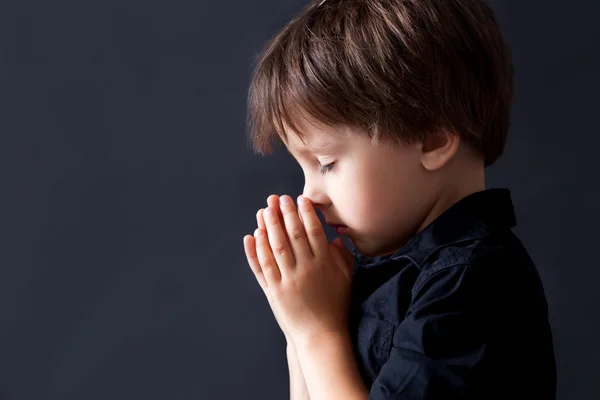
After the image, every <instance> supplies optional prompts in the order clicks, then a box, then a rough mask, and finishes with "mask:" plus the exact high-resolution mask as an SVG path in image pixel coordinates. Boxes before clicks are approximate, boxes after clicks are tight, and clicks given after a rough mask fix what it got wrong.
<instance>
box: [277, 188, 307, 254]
mask: <svg viewBox="0 0 600 400" xmlns="http://www.w3.org/2000/svg"><path fill="white" fill-rule="evenodd" d="M279 202H280V204H281V206H280V207H281V213H282V214H283V219H284V221H285V230H286V232H287V236H288V238H289V242H290V246H291V247H292V251H293V254H294V258H295V261H296V265H298V264H299V263H303V262H304V261H305V260H310V259H311V258H313V253H312V250H311V248H310V244H309V243H308V236H307V233H306V230H305V229H304V225H303V224H302V222H301V221H300V217H299V214H298V210H297V209H296V206H294V200H293V199H292V198H291V197H290V196H287V195H284V196H281V198H280V199H279Z"/></svg>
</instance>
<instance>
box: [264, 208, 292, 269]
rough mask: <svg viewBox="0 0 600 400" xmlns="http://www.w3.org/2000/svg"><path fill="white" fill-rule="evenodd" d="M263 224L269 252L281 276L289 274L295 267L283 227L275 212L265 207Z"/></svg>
mask: <svg viewBox="0 0 600 400" xmlns="http://www.w3.org/2000/svg"><path fill="white" fill-rule="evenodd" d="M264 215H265V224H266V225H267V232H268V235H269V237H268V240H269V243H270V244H271V251H272V254H273V255H274V257H275V261H276V262H277V265H278V266H279V270H280V271H281V275H282V276H284V275H286V274H288V273H291V272H292V270H293V269H294V268H295V266H296V260H295V258H294V253H293V251H292V248H291V246H290V244H289V242H288V239H287V234H286V233H285V230H284V229H285V227H283V226H282V225H281V220H280V219H279V216H278V213H277V210H275V209H273V208H271V207H267V208H266V210H265V213H264Z"/></svg>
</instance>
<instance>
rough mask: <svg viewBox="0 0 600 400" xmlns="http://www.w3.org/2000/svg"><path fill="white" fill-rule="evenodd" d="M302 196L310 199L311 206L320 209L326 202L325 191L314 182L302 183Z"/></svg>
mask: <svg viewBox="0 0 600 400" xmlns="http://www.w3.org/2000/svg"><path fill="white" fill-rule="evenodd" d="M302 196H304V197H306V198H307V199H309V200H310V202H311V203H312V205H313V207H315V208H316V209H319V210H322V209H323V208H324V207H325V205H326V204H327V202H328V199H327V196H326V194H325V192H324V191H323V190H322V189H321V188H320V187H318V186H317V185H315V184H309V182H308V181H305V183H304V190H303V191H302Z"/></svg>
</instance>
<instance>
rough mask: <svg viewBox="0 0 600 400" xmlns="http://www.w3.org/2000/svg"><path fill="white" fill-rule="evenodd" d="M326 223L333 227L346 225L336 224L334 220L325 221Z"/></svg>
mask: <svg viewBox="0 0 600 400" xmlns="http://www.w3.org/2000/svg"><path fill="white" fill-rule="evenodd" d="M325 223H326V224H327V225H329V226H331V227H332V228H337V227H338V226H340V227H345V226H346V225H342V224H334V223H333V222H330V221H325Z"/></svg>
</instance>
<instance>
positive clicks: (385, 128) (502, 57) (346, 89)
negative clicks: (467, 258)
mask: <svg viewBox="0 0 600 400" xmlns="http://www.w3.org/2000/svg"><path fill="white" fill-rule="evenodd" d="M512 98H513V66H512V61H511V55H510V50H509V48H508V46H507V45H506V43H505V42H504V40H503V38H502V35H501V33H500V29H499V27H498V24H497V22H496V19H495V16H494V13H493V11H492V10H491V8H490V7H489V6H488V5H487V4H486V3H485V2H484V1H482V0H419V1H415V0H387V1H386V0H325V1H324V2H322V1H321V0H315V1H312V2H311V3H309V4H308V5H307V6H306V7H305V8H304V9H303V10H302V11H301V12H300V14H299V15H297V16H296V17H295V18H293V19H292V20H291V21H290V22H289V23H288V24H287V25H286V26H285V27H284V28H283V29H282V30H281V31H280V32H279V33H278V34H277V35H276V36H275V37H274V38H273V39H272V40H271V41H270V42H269V43H268V44H267V46H266V48H265V49H264V51H263V53H262V55H261V57H260V58H259V59H258V63H257V65H256V68H255V70H254V75H253V77H252V82H251V84H250V90H249V95H248V124H249V127H250V140H251V141H252V144H253V148H254V151H256V152H259V153H261V154H265V153H271V152H272V147H271V143H270V141H271V139H275V140H277V139H279V141H280V142H281V141H282V137H283V138H284V140H283V141H284V142H285V141H286V139H287V136H286V133H285V130H284V124H285V125H287V126H288V127H289V128H291V129H292V130H293V131H294V132H296V133H297V134H298V135H299V136H300V137H301V138H302V139H304V135H303V134H302V132H301V130H299V129H297V125H296V124H295V123H294V118H292V116H293V115H294V113H295V112H300V113H301V114H305V115H307V116H309V117H312V118H314V119H316V120H317V121H320V122H322V123H324V124H326V125H330V126H334V125H337V124H348V125H354V126H358V127H360V128H363V129H364V130H365V131H366V132H367V133H368V134H369V137H370V138H371V139H372V142H373V143H377V142H379V140H388V139H391V140H392V141H405V142H408V143H410V142H413V141H414V140H420V141H422V140H424V139H425V138H426V137H427V136H428V135H432V134H434V135H435V134H436V132H440V131H441V130H445V131H450V132H453V133H456V134H458V135H460V137H461V139H462V140H463V141H465V142H467V143H468V144H470V145H471V146H473V147H474V148H475V149H476V150H478V151H479V152H480V153H481V154H482V156H483V158H484V162H485V165H486V166H489V165H491V164H492V163H493V162H494V161H496V160H497V159H498V157H500V155H501V154H502V152H503V150H504V147H505V142H506V135H507V131H508V129H509V125H510V122H509V119H510V109H511V105H512Z"/></svg>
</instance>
